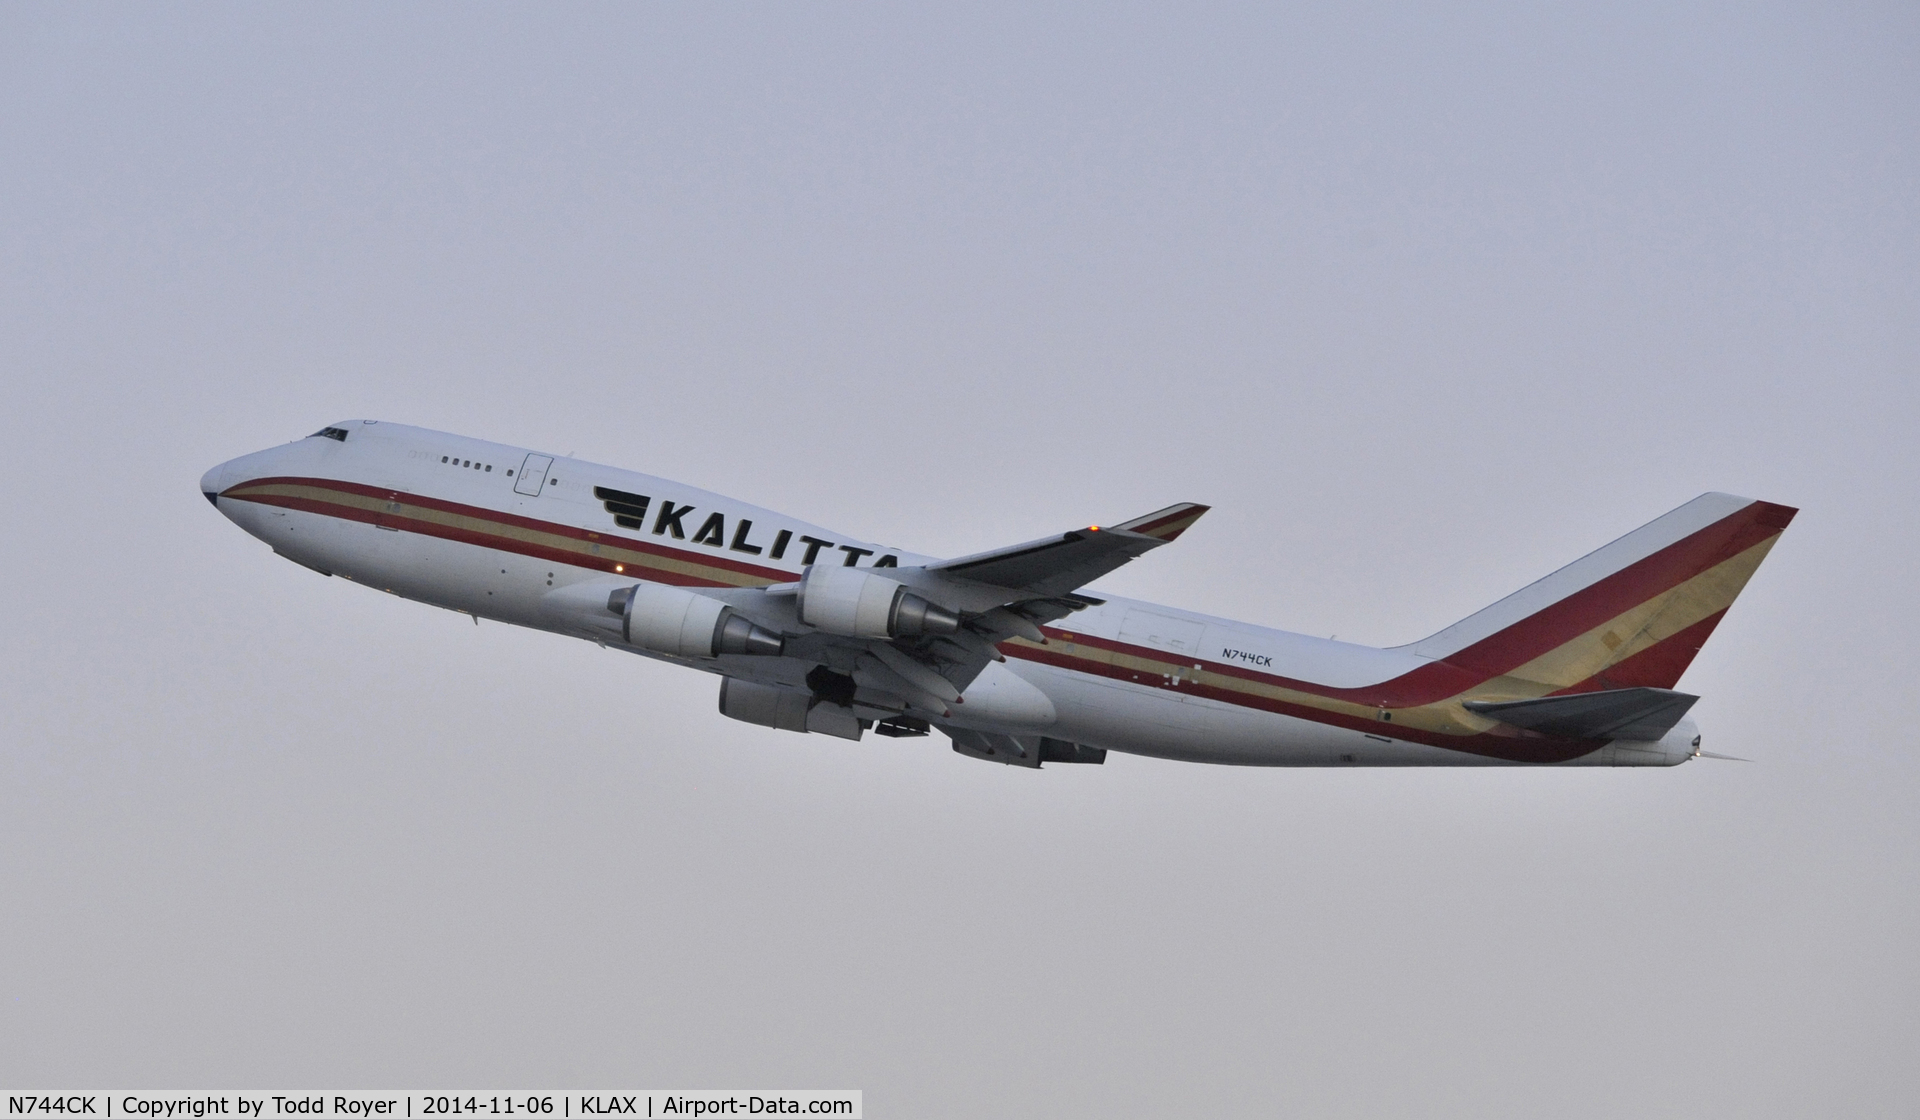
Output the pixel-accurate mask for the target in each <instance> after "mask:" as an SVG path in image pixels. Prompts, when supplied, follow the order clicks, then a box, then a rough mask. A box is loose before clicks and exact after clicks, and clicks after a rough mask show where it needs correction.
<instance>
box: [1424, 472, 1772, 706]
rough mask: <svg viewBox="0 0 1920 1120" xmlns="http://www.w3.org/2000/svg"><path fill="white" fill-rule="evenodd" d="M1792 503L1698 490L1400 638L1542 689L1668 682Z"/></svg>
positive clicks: (1481, 671) (1485, 673)
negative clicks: (1433, 626)
mask: <svg viewBox="0 0 1920 1120" xmlns="http://www.w3.org/2000/svg"><path fill="white" fill-rule="evenodd" d="M1796 512H1798V511H1796V510H1794V509H1792V508H1790V507H1788V506H1782V505H1775V504H1773V503H1771V502H1758V501H1754V500H1753V499H1751V498H1738V497H1734V496H1733V495H1731V494H1702V495H1701V496H1700V497H1698V498H1695V499H1694V500H1693V501H1691V502H1688V503H1687V504H1686V505H1683V506H1681V507H1680V508H1679V509H1676V510H1674V511H1673V512H1671V513H1669V514H1667V515H1666V516H1664V517H1660V518H1658V519H1656V520H1654V521H1652V522H1650V523H1648V524H1646V525H1643V526H1641V527H1640V528H1638V529H1635V530H1634V531H1633V532H1631V533H1628V534H1627V535H1626V536H1624V537H1621V538H1620V539H1619V540H1617V541H1614V542H1613V543H1612V544H1609V545H1607V546H1606V547H1604V548H1601V549H1599V550H1598V551H1596V552H1593V553H1590V554H1588V555H1586V556H1584V557H1581V558H1580V559H1579V560H1576V561H1574V562H1573V563H1571V564H1568V565H1567V566H1566V567H1564V568H1562V569H1560V570H1559V571H1557V572H1555V573H1553V574H1552V575H1550V576H1547V577H1546V578H1545V579H1542V580H1539V581H1537V582H1535V583H1533V584H1530V585H1529V586H1527V587H1524V588H1522V589H1520V590H1519V591H1516V592H1514V593H1513V594H1512V595H1509V596H1507V597H1506V598H1504V599H1502V600H1500V601H1499V602H1497V603H1495V604H1493V605H1492V606H1490V607H1488V608H1486V609H1485V610H1482V611H1478V612H1476V613H1474V614H1472V615H1469V616H1468V617H1466V618H1464V619H1462V620H1460V621H1459V622H1456V623H1454V624H1453V625H1452V626H1449V627H1447V628H1446V629H1445V630H1442V631H1440V632H1439V633H1437V634H1434V635H1433V636H1431V637H1428V638H1423V639H1421V640H1420V641H1417V642H1414V643H1413V644H1411V645H1409V646H1404V647H1402V648H1403V649H1406V650H1408V651H1410V652H1413V653H1417V654H1419V655H1421V656H1423V657H1430V658H1434V659H1436V660H1441V661H1445V662H1446V663H1447V664H1449V665H1452V666H1454V667H1455V668H1457V669H1460V670H1463V671H1465V672H1467V673H1469V674H1472V675H1473V676H1474V677H1476V678H1478V679H1481V680H1491V679H1493V678H1497V677H1509V678H1515V679H1516V681H1519V682H1529V683H1531V684H1534V685H1545V686H1547V688H1548V690H1549V691H1556V692H1589V691H1599V690H1606V689H1623V688H1662V689H1666V688H1672V687H1673V686H1674V684H1675V683H1677V682H1678V681H1679V679H1680V674H1681V673H1682V672H1684V671H1685V670H1686V668H1687V666H1688V664H1690V663H1691V662H1692V661H1693V656H1694V654H1696V653H1698V652H1699V651H1700V647H1701V645H1702V644H1704V643H1705V642H1706V640H1707V636H1708V635H1710V634H1712V633H1713V628H1714V627H1715V626H1716V625H1718V624H1719V622H1720V619H1721V617H1722V616H1724V615H1725V614H1726V611H1727V608H1728V607H1729V606H1731V605H1732V604H1733V600H1734V597H1735V596H1737V595H1739V594H1740V590H1741V588H1743V587H1745V586H1746V583H1747V580H1748V579H1749V578H1750V577H1751V576H1752V575H1753V573H1754V570H1755V569H1756V568H1758V567H1759V566H1760V561H1761V560H1763V559H1765V558H1766V555H1767V551H1768V550H1769V549H1771V548H1772V547H1773V544H1774V542H1775V541H1776V540H1778V539H1779V537H1780V533H1781V531H1782V530H1784V529H1785V528H1786V527H1787V524H1788V523H1789V522H1790V521H1792V520H1793V515H1794V514H1795V513H1796ZM1526 691H1535V690H1534V689H1527V690H1526Z"/></svg>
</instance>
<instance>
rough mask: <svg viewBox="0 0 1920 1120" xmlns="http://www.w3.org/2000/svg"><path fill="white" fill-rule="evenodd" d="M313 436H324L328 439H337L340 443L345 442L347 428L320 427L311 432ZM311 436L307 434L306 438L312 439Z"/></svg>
mask: <svg viewBox="0 0 1920 1120" xmlns="http://www.w3.org/2000/svg"><path fill="white" fill-rule="evenodd" d="M313 436H325V437H327V438H328V439H337V440H339V441H340V442H341V443H345V442H347V430H346V429H345V428H322V429H320V430H319V431H317V432H315V433H313ZM313 436H308V437H307V438H308V439H312V438H313Z"/></svg>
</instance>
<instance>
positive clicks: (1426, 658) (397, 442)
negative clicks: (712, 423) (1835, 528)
mask: <svg viewBox="0 0 1920 1120" xmlns="http://www.w3.org/2000/svg"><path fill="white" fill-rule="evenodd" d="M200 488H201V491H202V492H203V493H204V494H205V495H206V497H207V500H208V501H209V502H212V503H213V505H214V506H215V508H217V509H219V511H220V512H221V513H223V514H225V515H226V516H227V517H228V518H230V519H231V520H232V521H233V522H234V523H235V524H237V525H239V526H240V527H241V528H242V529H245V530H246V531H247V532H248V533H251V534H252V535H254V536H255V537H258V538H259V539H261V540H262V541H265V542H266V543H267V544H269V545H270V546H272V548H273V550H274V551H275V552H277V553H279V554H280V555H281V556H284V557H285V558H287V559H288V560H291V561H293V562H294V563H296V564H299V565H301V566H303V567H306V568H310V569H313V570H314V571H317V572H319V573H321V574H323V575H328V576H339V577H341V578H342V579H346V580H351V581H353V582H355V583H361V584H366V585H367V586H370V587H374V588H378V589H380V590H382V591H387V592H391V593H392V594H395V595H398V596H401V597H403V598H407V599H413V600H417V601H419V602H423V603H431V604H433V605H435V606H440V607H446V608H450V609H452V610H456V611H462V612H465V613H467V614H470V615H472V616H473V617H474V618H475V619H482V618H485V619H494V620H497V621H500V622H508V623H512V624H514V625H517V626H530V627H535V628H537V629H541V630H549V631H553V632H555V633H559V634H567V635H571V636H573V637H577V638H583V639H585V640H587V641H591V642H597V643H599V644H600V645H602V646H606V647H609V648H613V649H619V650H625V651H628V652H631V653H636V654H640V655H642V656H645V657H651V658H655V659H658V660H661V661H667V662H671V663H673V664H676V665H682V666H685V667H687V668H689V669H696V670H699V671H701V672H705V673H709V674H712V675H713V676H714V677H716V678H718V689H717V691H718V693H719V707H720V712H721V714H722V715H726V716H730V717H732V718H734V719H738V720H744V721H746V722H748V723H752V724H758V725H760V726H763V727H768V728H778V729H781V730H785V731H791V732H813V733H818V734H824V735H835V736H839V737H841V738H843V739H859V738H861V736H862V735H863V734H864V733H865V732H867V731H869V730H871V731H873V732H875V733H877V734H880V735H887V736H896V737H907V736H922V735H927V734H929V733H930V732H931V731H935V730H937V731H939V732H940V733H941V734H942V735H944V736H946V737H947V738H948V739H950V740H952V742H953V749H954V750H955V751H958V752H959V753H961V754H963V755H967V756H970V757H973V758H979V759H986V760H989V761H993V762H1001V763H1008V764H1011V765H1015V766H1025V767H1035V768H1037V767H1039V766H1040V765H1041V764H1042V763H1046V762H1056V763H1098V762H1104V761H1105V760H1106V755H1107V752H1108V751H1121V752H1125V753H1128V754H1138V755H1150V756H1154V757H1158V758H1168V759H1178V760H1182V761H1188V762H1215V763H1227V764H1234V765H1244V766H1485V765H1539V764H1558V765H1577V766H1671V765H1673V764H1675V763H1679V762H1684V761H1686V760H1687V759H1689V758H1692V757H1695V756H1696V755H1698V754H1700V753H1702V752H1701V751H1700V735H1699V732H1698V730H1697V729H1696V728H1695V727H1694V725H1693V722H1692V721H1691V720H1689V719H1688V718H1687V711H1688V709H1689V708H1690V707H1691V706H1692V705H1693V703H1694V701H1695V700H1696V699H1697V697H1695V696H1691V695H1688V694H1687V693H1684V692H1679V691H1676V690H1675V686H1676V685H1677V684H1678V683H1679V680H1680V675H1681V673H1683V672H1684V671H1685V670H1686V668H1687V666H1688V664H1689V663H1690V662H1692V660H1693V657H1694V655H1695V654H1696V653H1698V652H1699V650H1700V647H1701V645H1702V643H1704V642H1705V641H1706V640H1707V637H1708V635H1710V634H1711V633H1713V628H1714V627H1715V626H1716V625H1717V624H1718V623H1719V621H1720V619H1721V617H1722V616H1723V615H1725V613H1726V611H1727V608H1728V607H1729V606H1731V605H1732V603H1733V600H1734V597H1735V596H1737V595H1738V594H1739V593H1740V590H1741V588H1743V587H1745V586H1746V583H1747V580H1748V579H1749V578H1750V577H1751V576H1752V575H1753V573H1754V570H1755V569H1756V568H1757V567H1759V565H1760V561H1761V560H1763V559H1764V558H1765V557H1766V555H1767V551H1768V550H1769V549H1771V548H1772V547H1773V544H1774V542H1775V541H1777V540H1778V539H1779V537H1780V533H1781V531H1782V530H1784V529H1785V528H1786V527H1787V524H1788V522H1790V521H1791V520H1792V519H1793V515H1794V513H1795V511H1794V510H1793V509H1790V508H1788V507H1786V506H1780V505H1774V504H1772V503H1769V502H1759V501H1753V500H1751V499H1748V498H1736V497H1733V496H1731V495H1728V494H1704V495H1702V496H1700V497H1698V498H1695V499H1694V500H1693V501H1691V502H1688V503H1687V504H1686V505H1683V506H1681V507H1680V508H1679V509H1676V510H1674V511H1673V512H1671V513H1668V514H1666V515H1665V516H1663V517H1660V518H1658V519H1656V520H1654V521H1652V522H1650V523H1649V524H1647V525H1645V526H1643V527H1641V528H1639V529H1636V530H1635V531H1633V532H1632V533H1629V534H1627V535H1626V536H1624V537H1622V538H1620V539H1619V540H1617V541H1614V542H1613V543H1612V544H1609V545H1607V546H1606V547H1604V548H1602V549H1600V550H1599V551H1597V552H1594V553H1592V554H1590V555H1588V556H1586V557H1585V558H1583V559H1581V560H1577V561H1575V562H1574V563H1572V564H1569V565H1567V566H1566V567H1564V568H1562V569H1560V570H1559V571H1557V572H1555V573H1553V574H1552V575H1550V576H1547V577H1546V578H1545V579H1542V580H1540V581H1539V582H1537V583H1534V584H1532V585H1530V586H1528V587H1525V588H1522V589H1521V590H1519V591H1517V592H1515V593H1514V594H1512V595H1509V596H1507V597H1506V598H1505V599H1502V600H1500V601H1499V602H1497V603H1495V604H1493V605H1492V606H1490V607H1487V608H1486V609H1485V610H1482V611H1479V612H1478V613H1476V614H1473V615H1471V616H1469V617H1467V618H1465V619H1463V620H1461V621H1460V622H1457V623H1455V624H1454V625H1452V626H1449V627H1447V628H1446V629H1444V630H1442V631H1440V632H1439V633H1437V634H1434V635H1433V636H1431V637H1428V638H1423V639H1421V640H1420V641H1417V642H1414V643H1412V644H1411V645H1404V646H1395V647H1392V648H1388V649H1375V648H1372V647H1368V646H1360V645H1355V644H1351V643H1346V642H1338V641H1333V640H1331V639H1324V638H1312V637H1307V636H1305V635H1302V634H1290V633H1287V632H1284V631H1280V630H1271V629H1268V628H1266V627H1262V626H1255V625H1251V624H1248V623H1243V622H1233V621H1230V620H1228V619H1223V618H1212V617H1208V616H1205V615H1199V614H1194V613H1193V612H1191V611H1184V610H1180V609H1178V608H1174V607H1163V606H1158V605H1155V604H1152V603H1141V602H1134V601H1131V600H1127V599H1121V598H1119V597H1117V596H1111V595H1101V594H1098V593H1097V592H1095V591H1093V590H1091V589H1090V585H1091V584H1092V583H1093V582H1094V581H1095V580H1098V579H1099V578H1100V577H1101V576H1103V575H1106V574H1107V573H1108V572H1111V571H1113V570H1114V569H1116V568H1118V567H1120V566H1121V565H1123V564H1125V563H1127V562H1128V561H1130V560H1132V559H1134V558H1135V557H1137V556H1140V555H1142V554H1144V553H1146V552H1147V551H1148V550H1150V549H1155V548H1158V547H1160V546H1161V545H1164V544H1168V543H1170V542H1172V541H1174V540H1175V539H1177V538H1178V537H1179V536H1180V535H1181V534H1182V533H1184V532H1185V531H1186V530H1187V529H1188V528H1189V527H1191V526H1192V525H1193V523H1194V522H1195V521H1197V520H1198V519H1199V518H1200V516H1201V515H1202V514H1203V513H1205V512H1206V511H1207V507H1206V506H1203V505H1194V504H1191V503H1182V504H1180V505H1174V506H1169V507H1167V508H1166V509H1162V510H1157V511H1155V512H1153V513H1149V514H1147V515H1145V516H1143V517H1135V518H1133V519H1132V520H1129V521H1122V522H1119V523H1118V524H1112V525H1106V524H1102V525H1089V526H1087V527H1085V528H1079V529H1072V530H1069V531H1067V532H1063V533H1057V534H1055V535H1053V536H1049V537H1043V538H1041V539H1039V540H1035V541H1029V542H1027V543H1025V544H1017V545H1013V546H1011V547H1008V548H999V549H994V550H991V551H988V552H981V553H977V554H975V555H971V556H962V557H958V558H955V559H948V560H942V559H937V558H934V557H930V556H921V555H917V554H915V553H912V552H909V551H907V550H905V549H902V548H895V547H892V546H889V545H883V544H878V543H875V542H873V541H861V540H854V539H851V538H849V537H848V536H847V535H846V534H845V533H840V532H835V531H833V530H830V529H826V528H823V527H821V526H819V525H813V524H809V523H807V522H804V521H799V520H796V519H794V518H792V517H788V516H786V515H785V514H780V513H775V512H774V511H772V510H767V509H761V508H759V507H756V506H750V505H747V504H745V503H743V502H739V501H736V500H734V499H732V498H728V497H724V496H722V495H719V494H713V493H709V492H707V491H704V490H697V489H694V488H693V487H690V486H685V485H682V484H680V483H677V482H670V481H668V480H666V479H662V478H655V477H652V476H650V475H644V474H636V473H634V472H632V471H625V470H620V469H617V468H614V467H606V466H600V465H598V464H595V463H587V462H581V461H578V460H575V459H570V458H564V457H561V456H557V455H552V454H548V453H545V452H540V451H534V450H530V449H527V448H522V447H509V446H507V445H504V444H498V443H488V442H485V441H483V440H477V439H470V438H468V437H465V436H456V435H448V434H446V433H444V432H434V431H428V430H426V429H423V428H411V427H405V426H402V425H398V424H387V423H378V422H375V421H372V420H344V421H341V422H340V423H338V424H334V425H331V426H329V427H326V428H322V429H321V430H320V431H318V432H315V433H314V434H313V435H311V436H309V437H307V438H306V439H303V440H298V441H295V442H293V443H290V444H286V445H283V446H280V447H275V448H272V449H270V450H266V451H259V452H255V453H254V454H251V455H244V456H242V457H240V458H238V459H234V460H232V461H231V462H227V463H222V464H221V465H219V466H217V467H215V468H213V469H212V470H210V471H208V472H207V474H206V477H205V478H203V479H202V480H201V483H200Z"/></svg>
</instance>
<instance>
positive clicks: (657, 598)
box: [607, 583, 785, 658]
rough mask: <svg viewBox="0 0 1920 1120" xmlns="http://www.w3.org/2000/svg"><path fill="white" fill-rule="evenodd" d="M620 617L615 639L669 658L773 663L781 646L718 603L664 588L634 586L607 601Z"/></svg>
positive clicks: (782, 643)
mask: <svg viewBox="0 0 1920 1120" xmlns="http://www.w3.org/2000/svg"><path fill="white" fill-rule="evenodd" d="M607 609H608V610H609V611H612V612H613V613H614V614H617V615H619V616H620V639H621V640H622V641H624V642H626V643H627V644H628V645H630V646H639V647H640V648H641V649H650V650H652V651H654V652H655V653H665V654H670V655H672V656H674V657H702V658H713V657H719V656H720V655H721V654H723V653H736V654H756V655H760V656H765V657H778V656H780V653H781V650H782V649H783V648H784V647H785V640H784V639H782V638H781V637H780V635H778V634H775V633H773V632H772V631H770V630H766V629H763V628H761V627H759V626H755V625H754V624H753V623H752V622H751V621H749V620H748V619H746V618H744V617H742V616H741V615H739V614H736V613H734V609H733V608H732V607H730V606H728V605H727V604H725V603H722V602H721V601H720V600H718V599H711V598H708V597H707V596H705V595H701V594H699V593H697V592H693V591H688V590H686V589H685V588H681V587H670V586H668V585H667V584H664V583H637V584H635V585H633V586H632V587H623V588H621V589H620V590H618V591H615V592H614V593H613V594H612V595H609V596H608V597H607Z"/></svg>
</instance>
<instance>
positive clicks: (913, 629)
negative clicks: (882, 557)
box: [799, 564, 960, 638]
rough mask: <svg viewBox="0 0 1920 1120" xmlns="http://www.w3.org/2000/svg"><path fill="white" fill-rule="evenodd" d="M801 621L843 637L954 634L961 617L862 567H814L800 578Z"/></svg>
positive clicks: (896, 582) (816, 565)
mask: <svg viewBox="0 0 1920 1120" xmlns="http://www.w3.org/2000/svg"><path fill="white" fill-rule="evenodd" d="M799 606H800V621H802V622H804V623H806V624H807V625H808V626H814V627H818V628H819V629H821V630H825V631H826V632H827V633H829V634H838V635H840V636H841V637H845V638H907V637H913V636H914V635H917V634H951V633H953V632H954V631H955V630H958V629H960V616H959V615H956V614H954V613H953V612H952V611H949V610H947V609H946V608H944V607H939V606H935V605H934V604H932V603H929V602H927V601H926V600H925V599H922V598H921V597H920V596H918V595H915V594H914V593H913V592H911V591H908V590H907V589H906V587H905V586H904V585H903V584H901V583H900V582H899V581H897V580H891V579H888V578H887V577H885V576H880V575H875V574H873V573H872V572H870V571H866V570H864V569H860V568H846V567H839V568H835V567H828V566H827V565H825V564H814V565H812V566H811V567H809V568H808V569H807V574H806V575H804V576H802V577H801V579H800V603H799Z"/></svg>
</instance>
